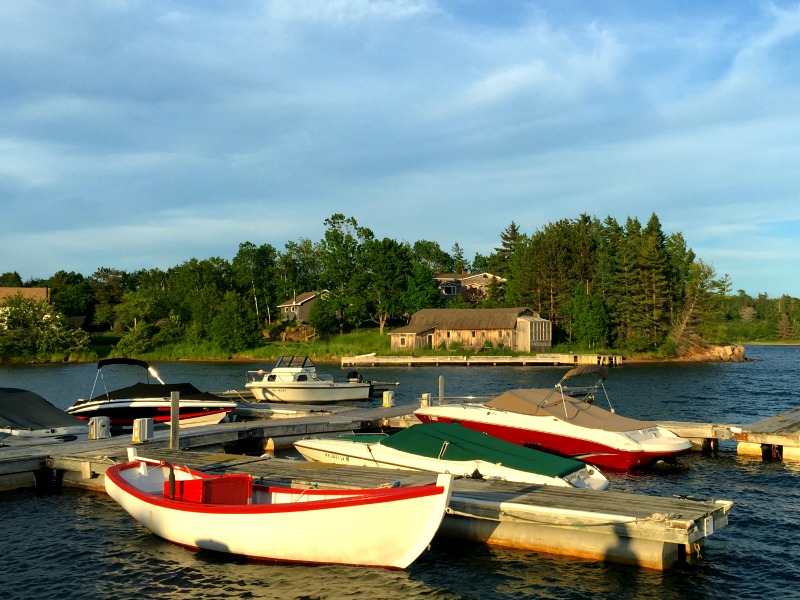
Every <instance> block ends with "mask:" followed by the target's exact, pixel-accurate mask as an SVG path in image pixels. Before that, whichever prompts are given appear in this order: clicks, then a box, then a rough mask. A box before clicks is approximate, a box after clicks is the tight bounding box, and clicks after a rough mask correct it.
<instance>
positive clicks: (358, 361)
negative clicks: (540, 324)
mask: <svg viewBox="0 0 800 600" xmlns="http://www.w3.org/2000/svg"><path fill="white" fill-rule="evenodd" d="M621 364H622V357H621V356H617V355H613V354H532V355H530V356H484V355H470V356H400V355H398V356H378V355H376V354H362V355H359V356H343V357H342V367H391V366H402V367H423V366H428V367H442V366H461V367H463V366H467V367H472V366H490V367H501V366H502V367H510V366H513V367H527V366H535V365H539V366H558V365H571V366H575V365H601V366H618V365H621Z"/></svg>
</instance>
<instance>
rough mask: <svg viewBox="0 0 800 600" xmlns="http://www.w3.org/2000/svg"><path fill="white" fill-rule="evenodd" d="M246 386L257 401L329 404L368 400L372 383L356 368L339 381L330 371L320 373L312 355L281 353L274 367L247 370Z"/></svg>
mask: <svg viewBox="0 0 800 600" xmlns="http://www.w3.org/2000/svg"><path fill="white" fill-rule="evenodd" d="M247 378H248V381H247V383H245V387H246V388H247V389H249V390H251V391H252V392H253V396H254V397H255V399H256V400H257V401H262V402H296V403H300V404H328V403H330V402H342V401H344V400H367V399H369V397H370V388H371V385H370V383H369V382H368V381H363V380H362V378H361V376H360V375H359V374H358V373H356V372H352V373H350V374H349V375H348V379H347V381H341V382H337V381H334V380H333V377H332V376H331V375H329V374H328V373H318V372H317V367H316V365H314V363H313V362H312V361H311V359H310V358H309V357H308V356H281V357H280V358H279V359H278V362H276V363H275V366H274V367H272V370H270V371H264V370H263V369H259V370H257V371H248V372H247Z"/></svg>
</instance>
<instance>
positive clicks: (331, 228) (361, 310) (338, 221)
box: [320, 214, 374, 333]
mask: <svg viewBox="0 0 800 600" xmlns="http://www.w3.org/2000/svg"><path fill="white" fill-rule="evenodd" d="M325 225H326V226H327V230H326V231H325V239H324V240H323V241H322V243H321V246H320V247H321V251H320V256H321V258H322V267H323V271H322V278H323V286H324V287H325V288H326V289H327V290H328V295H327V298H326V303H330V304H332V305H333V306H334V308H335V310H334V311H333V313H332V314H335V315H336V319H337V321H338V325H339V332H340V333H343V332H344V329H345V327H346V326H347V327H357V326H358V325H360V324H361V323H363V322H364V321H365V320H367V319H368V310H367V305H366V299H365V296H364V293H363V292H364V290H365V289H366V285H367V281H368V275H367V265H366V263H365V260H364V245H365V244H366V243H367V242H369V241H371V240H372V239H373V238H374V235H373V233H372V231H370V230H369V229H367V228H365V227H359V226H358V223H357V222H356V220H355V219H354V218H353V217H349V218H345V216H344V215H342V214H334V215H332V216H331V217H330V218H329V219H325Z"/></svg>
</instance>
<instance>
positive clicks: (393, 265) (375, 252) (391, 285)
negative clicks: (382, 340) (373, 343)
mask: <svg viewBox="0 0 800 600" xmlns="http://www.w3.org/2000/svg"><path fill="white" fill-rule="evenodd" d="M364 263H365V265H366V268H367V273H368V275H369V277H368V281H367V286H366V287H365V288H363V289H362V293H363V294H364V295H365V296H366V297H367V298H368V300H369V312H370V315H371V318H372V320H373V321H374V322H375V323H377V324H378V326H379V328H380V334H381V335H383V332H384V328H385V327H386V322H387V321H388V320H389V318H390V317H391V316H392V315H401V314H403V313H404V312H405V310H406V300H407V294H406V290H407V289H408V280H409V276H410V275H411V272H412V267H413V263H414V256H413V254H412V253H411V250H410V249H409V247H408V246H407V245H404V244H400V243H398V242H396V241H395V240H391V239H389V238H384V239H382V240H367V241H366V242H365V243H364Z"/></svg>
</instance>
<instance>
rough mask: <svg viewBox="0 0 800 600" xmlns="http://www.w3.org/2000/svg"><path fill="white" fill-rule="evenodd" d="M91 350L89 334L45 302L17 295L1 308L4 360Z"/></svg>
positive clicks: (0, 347)
mask: <svg viewBox="0 0 800 600" xmlns="http://www.w3.org/2000/svg"><path fill="white" fill-rule="evenodd" d="M88 347H89V336H88V334H87V333H86V332H85V331H83V330H81V329H77V328H75V327H73V326H72V324H71V323H70V322H69V319H67V317H65V316H64V315H63V314H61V313H60V312H58V311H57V310H55V308H54V307H53V306H52V305H49V304H47V303H46V302H44V301H43V300H34V299H31V298H23V297H22V295H20V294H17V295H16V296H12V297H11V298H7V299H6V300H5V302H4V303H3V304H2V305H0V358H2V359H9V358H20V357H22V358H34V357H37V356H40V357H49V356H50V355H53V354H56V353H63V352H72V351H79V350H86V349H87V348H88Z"/></svg>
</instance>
